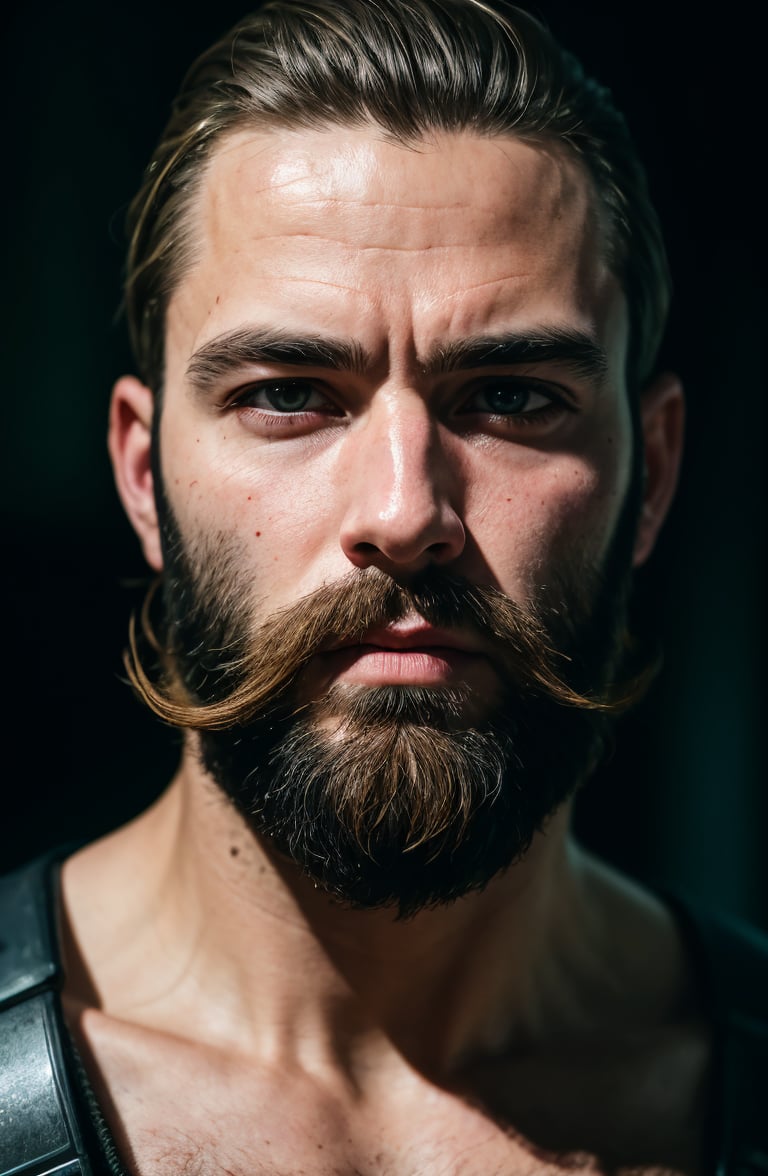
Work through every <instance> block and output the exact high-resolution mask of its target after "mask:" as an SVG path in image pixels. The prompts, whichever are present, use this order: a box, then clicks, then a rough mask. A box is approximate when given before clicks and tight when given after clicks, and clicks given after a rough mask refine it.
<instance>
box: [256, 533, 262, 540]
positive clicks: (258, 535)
mask: <svg viewBox="0 0 768 1176" xmlns="http://www.w3.org/2000/svg"><path fill="white" fill-rule="evenodd" d="M256 538H257V539H261V531H257V532H256Z"/></svg>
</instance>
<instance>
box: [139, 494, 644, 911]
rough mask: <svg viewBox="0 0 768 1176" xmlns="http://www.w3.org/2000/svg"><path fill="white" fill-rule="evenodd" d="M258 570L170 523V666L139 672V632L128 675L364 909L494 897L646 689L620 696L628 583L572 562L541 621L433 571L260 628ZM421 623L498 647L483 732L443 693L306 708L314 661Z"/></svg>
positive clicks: (218, 772) (237, 792)
mask: <svg viewBox="0 0 768 1176" xmlns="http://www.w3.org/2000/svg"><path fill="white" fill-rule="evenodd" d="M622 562H623V561H622ZM617 566H620V565H617ZM243 579H244V577H243V576H242V574H241V572H240V570H239V567H238V561H237V557H236V554H235V552H234V551H232V550H228V548H227V545H226V543H222V542H221V540H217V542H216V543H215V544H211V545H210V548H207V547H206V545H205V544H203V545H202V546H201V547H199V548H198V549H197V550H196V551H195V553H194V559H191V558H189V557H188V556H187V554H186V552H185V550H184V547H183V545H182V542H181V537H180V534H179V532H178V528H177V526H176V525H175V523H174V522H173V521H172V516H170V512H166V577H165V583H164V591H163V602H164V608H163V614H164V616H163V620H162V625H163V631H164V634H165V638H164V640H163V641H162V642H160V641H158V640H157V639H156V638H155V637H154V633H153V629H152V626H151V624H150V622H149V613H148V612H147V614H146V616H145V633H146V634H147V636H148V637H149V639H150V641H151V642H152V644H153V645H154V647H155V649H156V650H157V651H158V652H159V653H160V663H161V666H162V673H161V675H160V676H159V677H155V676H154V675H151V674H150V673H148V672H147V671H146V670H145V669H144V668H143V666H142V660H141V656H140V651H139V648H138V639H137V637H136V635H135V634H134V637H133V640H132V647H131V655H130V656H129V659H128V667H129V673H130V674H131V678H132V681H133V683H134V686H135V688H136V689H137V691H138V693H139V695H140V696H141V697H142V698H143V700H144V701H145V702H146V703H147V704H148V705H149V706H150V707H151V708H152V709H153V710H154V711H155V712H156V713H157V714H158V715H159V716H160V717H161V718H163V719H164V720H165V721H167V722H171V723H174V724H176V725H178V726H183V727H188V728H191V729H194V730H196V731H197V732H198V733H199V736H198V738H199V745H200V755H201V761H202V765H203V767H204V768H205V770H206V771H207V772H208V773H209V774H210V776H211V777H212V778H213V780H214V781H215V782H216V783H217V784H218V786H219V787H220V788H221V790H222V791H223V792H224V793H225V795H226V796H228V797H229V799H230V800H231V801H232V802H233V803H234V805H235V806H236V808H237V810H238V811H239V812H240V813H241V815H242V816H243V817H244V818H245V820H246V821H247V822H248V824H249V825H250V827H251V828H252V829H253V830H254V832H255V833H256V834H258V835H259V836H261V837H265V838H268V839H269V840H270V842H271V844H273V845H274V847H275V848H276V849H277V850H278V852H280V853H282V854H284V855H286V856H288V857H289V858H291V859H292V860H293V861H294V862H295V863H296V864H297V865H298V866H299V867H300V869H301V870H302V871H303V872H304V873H306V874H307V875H308V876H309V877H310V878H312V879H313V881H314V882H315V883H316V884H318V885H320V886H322V887H323V889H324V890H326V891H327V892H328V893H329V894H331V895H333V896H334V897H335V898H337V899H338V900H339V901H342V902H345V903H350V904H352V905H354V906H358V907H364V908H372V907H380V906H394V907H396V908H397V910H398V912H399V914H400V915H401V916H404V915H409V914H412V913H413V912H415V911H417V910H419V909H421V908H423V907H425V906H429V905H434V904H435V903H441V902H446V901H450V900H452V899H454V898H457V897H459V896H461V895H464V894H466V893H468V892H470V891H471V890H476V889H480V888H482V887H484V886H485V885H486V884H487V883H488V882H489V881H490V879H491V878H492V877H494V876H495V875H496V874H498V873H499V871H501V870H503V869H505V868H506V867H507V866H509V865H510V864H512V863H513V862H514V861H516V860H517V859H518V858H519V857H520V856H521V854H523V853H524V852H525V850H526V849H527V847H528V846H529V844H530V841H531V839H532V837H533V836H534V834H535V832H536V831H537V830H539V829H541V828H543V827H544V825H545V824H546V821H547V820H548V818H549V817H550V816H551V814H552V813H553V812H554V811H555V810H556V809H557V808H558V807H559V806H560V805H561V804H562V803H563V801H564V800H565V799H567V797H568V796H570V794H571V793H572V792H573V791H574V789H575V788H576V787H577V786H578V785H579V783H580V781H581V780H582V779H583V778H584V777H585V776H586V775H587V774H588V772H589V771H590V769H591V768H592V766H593V765H594V763H595V762H596V760H597V758H598V757H599V755H600V752H601V748H602V742H603V738H604V735H605V733H606V730H607V728H608V722H609V719H610V718H611V716H613V715H614V714H616V713H618V712H619V711H621V710H622V709H624V708H625V707H626V706H627V705H628V704H629V702H631V701H632V700H633V698H634V697H636V696H637V694H638V693H639V692H640V690H641V689H642V687H641V685H640V683H639V680H637V679H636V680H635V681H633V682H632V683H631V685H630V686H629V687H626V686H624V687H617V686H616V685H615V681H616V670H617V666H618V663H619V661H620V659H621V652H622V650H621V645H622V641H621V638H622V635H623V632H624V611H625V610H624V606H625V596H626V584H627V581H628V577H627V575H626V573H625V574H624V577H623V579H622V581H621V583H620V584H619V585H618V587H617V583H616V580H615V577H611V576H609V577H607V578H605V579H603V580H601V579H600V578H599V577H597V576H596V575H595V574H594V572H592V573H590V572H588V571H584V570H583V569H582V571H581V573H580V574H579V575H578V576H577V575H576V573H575V571H574V570H573V569H572V570H571V573H570V576H569V582H567V583H566V584H565V585H564V586H563V587H562V589H561V590H558V591H555V590H553V589H552V588H550V590H549V591H548V592H546V593H542V600H541V602H540V606H539V608H538V609H537V610H536V612H534V611H533V610H531V609H528V608H525V607H522V606H521V605H520V604H518V603H517V602H515V601H514V600H512V599H510V598H509V597H507V596H506V595H505V594H503V593H501V592H499V591H498V590H496V589H494V588H491V587H483V586H478V585H473V584H470V583H468V582H466V581H464V580H461V579H459V578H456V577H451V576H448V575H446V574H445V573H444V572H441V571H439V570H438V569H435V568H432V569H430V570H428V571H427V572H426V573H424V574H423V575H421V576H419V577H417V578H415V579H414V580H413V581H412V582H411V583H410V584H409V586H408V587H407V588H404V587H401V586H399V585H397V584H396V583H395V582H394V581H393V580H392V579H391V578H390V577H389V576H386V575H385V574H384V573H382V572H380V571H378V570H376V569H373V568H372V569H367V570H366V571H362V572H360V571H355V572H353V573H351V574H350V575H349V576H347V577H345V578H344V579H343V580H341V581H339V582H337V583H335V584H332V585H326V586H325V587H323V588H321V589H320V590H318V591H317V592H315V593H313V594H311V595H310V596H307V597H305V598H304V599H302V600H300V601H298V602H297V603H296V604H295V605H292V606H291V607H289V608H287V609H283V610H281V611H280V612H278V613H276V614H274V615H273V616H272V617H270V618H269V620H268V621H267V622H266V623H265V624H263V625H262V626H260V627H259V628H258V630H257V631H256V632H255V634H254V635H253V636H252V637H251V636H249V635H248V633H247V623H246V620H245V618H244V613H246V614H247V608H245V609H244V607H243V604H242V599H243V593H242V590H241V584H242V582H243ZM214 602H215V603H214ZM409 612H416V613H418V614H420V615H421V616H423V617H424V618H425V619H426V620H428V621H430V622H431V623H432V624H434V625H437V626H439V627H441V628H443V627H451V626H459V625H460V626H461V627H462V628H463V629H464V630H474V631H475V632H477V634H478V635H479V636H480V637H481V638H482V640H483V642H484V643H485V644H488V643H490V644H491V647H492V648H493V649H494V651H497V655H498V656H497V662H498V666H499V669H500V677H501V681H502V685H503V689H502V692H501V697H500V698H499V700H498V702H497V704H496V705H495V706H494V707H493V710H492V713H488V714H487V717H486V718H485V719H484V720H483V721H481V722H471V721H469V720H468V719H466V717H464V716H466V715H467V714H469V713H473V712H476V711H477V709H478V708H477V707H472V706H469V707H468V705H467V704H468V702H471V701H472V700H471V699H469V698H468V697H467V696H466V695H465V694H463V693H462V692H461V691H458V692H457V691H451V690H446V689H428V688H424V687H420V688H410V689H408V688H402V687H387V688H379V689H373V688H350V687H343V688H342V687H335V688H333V689H332V690H331V691H329V692H328V693H327V694H326V695H325V696H323V697H322V698H320V699H315V700H313V701H311V702H310V703H309V704H304V705H299V704H297V701H296V700H297V697H298V694H297V691H296V687H297V684H298V683H299V682H300V679H301V672H302V669H303V668H304V667H305V666H306V665H307V664H308V663H309V662H310V660H311V659H312V657H313V656H314V655H315V654H316V653H317V652H319V651H321V650H324V649H327V648H328V647H329V646H332V645H335V644H337V643H341V642H346V641H354V640H356V639H359V638H361V637H362V636H363V635H364V634H365V633H366V632H367V631H369V630H371V629H376V628H379V627H381V626H382V625H384V624H386V623H388V622H391V621H393V620H396V619H398V618H399V617H401V616H404V615H405V614H406V613H409ZM474 701H475V702H476V701H477V700H474ZM480 709H481V710H485V711H486V712H487V711H488V708H487V707H484V708H480Z"/></svg>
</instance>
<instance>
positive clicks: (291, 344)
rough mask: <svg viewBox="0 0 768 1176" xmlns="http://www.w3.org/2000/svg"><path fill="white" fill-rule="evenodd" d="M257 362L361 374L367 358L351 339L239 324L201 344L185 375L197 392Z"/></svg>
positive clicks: (203, 390)
mask: <svg viewBox="0 0 768 1176" xmlns="http://www.w3.org/2000/svg"><path fill="white" fill-rule="evenodd" d="M257 363H277V364H285V365H286V366H291V367H294V366H295V367H321V368H331V369H333V370H334V371H351V372H354V373H355V374H356V375H362V374H363V372H364V371H365V370H366V368H367V367H368V366H369V357H368V356H367V355H366V353H365V351H364V349H363V348H362V347H361V346H360V344H359V343H356V342H355V341H354V340H345V339H331V338H325V337H324V336H320V335H294V334H291V333H290V332H289V331H281V330H273V329H267V328H265V329H258V328H254V327H242V328H239V329H237V330H234V331H228V332H227V333H226V334H224V335H218V336H217V337H216V338H215V339H211V341H210V342H209V343H205V344H203V346H202V347H200V348H199V349H198V350H197V351H196V352H195V353H194V354H193V355H192V357H191V359H190V361H189V363H188V364H187V378H188V380H189V381H190V383H191V384H192V385H193V387H195V388H196V389H197V390H198V391H200V392H205V391H207V390H208V388H210V387H211V386H212V385H214V384H216V383H217V382H218V381H219V380H221V379H223V377H225V376H228V375H231V374H232V373H233V372H236V371H240V370H242V369H243V368H245V367H249V366H250V365H251V364H257Z"/></svg>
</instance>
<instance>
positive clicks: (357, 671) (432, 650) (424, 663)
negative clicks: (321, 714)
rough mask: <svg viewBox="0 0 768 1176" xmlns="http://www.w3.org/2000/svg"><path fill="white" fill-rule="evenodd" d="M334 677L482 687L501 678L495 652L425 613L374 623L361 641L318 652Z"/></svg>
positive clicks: (358, 682) (382, 682)
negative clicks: (425, 617)
mask: <svg viewBox="0 0 768 1176" xmlns="http://www.w3.org/2000/svg"><path fill="white" fill-rule="evenodd" d="M318 662H319V663H320V664H321V667H322V670H323V676H324V677H326V678H327V681H328V683H329V684H330V682H331V681H333V682H346V683H349V684H350V685H356V686H394V685H400V686H454V685H457V684H459V683H464V684H468V685H471V686H474V685H477V686H478V687H481V686H482V685H483V684H485V685H486V686H487V687H490V686H491V682H490V678H491V676H492V677H493V679H494V680H495V677H496V675H495V671H494V670H493V668H492V666H491V664H490V661H489V657H488V655H487V654H486V652H485V651H484V650H482V649H480V648H479V647H478V643H477V641H476V640H475V641H473V640H472V638H471V637H470V636H468V635H467V634H465V633H462V632H461V631H459V630H450V629H438V628H435V627H434V626H432V625H430V624H428V623H427V622H426V621H423V620H421V618H415V619H413V620H405V621H400V622H396V623H394V624H391V625H386V626H384V627H382V628H380V629H372V630H370V631H369V632H368V633H366V634H364V636H363V637H362V638H361V639H359V640H357V641H349V642H344V643H341V644H339V645H336V646H333V647H332V648H330V649H328V650H327V651H325V652H323V653H321V654H318Z"/></svg>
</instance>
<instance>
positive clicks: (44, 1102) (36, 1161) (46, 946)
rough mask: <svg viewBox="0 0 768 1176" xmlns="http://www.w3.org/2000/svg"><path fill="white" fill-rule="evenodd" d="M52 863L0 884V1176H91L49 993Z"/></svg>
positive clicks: (53, 968) (55, 957)
mask: <svg viewBox="0 0 768 1176" xmlns="http://www.w3.org/2000/svg"><path fill="white" fill-rule="evenodd" d="M59 856H60V854H48V855H46V857H44V858H40V859H38V860H37V861H35V862H32V863H30V864H29V865H27V866H24V867H22V869H20V870H17V871H15V872H14V873H13V874H9V875H7V876H6V877H4V878H0V1176H91V1166H90V1164H89V1162H88V1159H87V1158H86V1154H85V1148H84V1145H83V1140H82V1136H81V1133H80V1129H79V1127H78V1123H77V1115H76V1111H75V1102H74V1098H73V1090H72V1085H71V1080H70V1076H69V1071H68V1069H67V1066H66V1062H65V1057H64V1044H63V1043H64V1035H65V1033H66V1029H65V1027H64V1023H63V1019H62V1015H61V1008H60V1004H59V998H58V991H57V990H58V988H59V986H60V983H61V964H60V960H59V950H58V937H57V933H56V915H55V911H56V901H55V895H56V891H57V889H58V868H57V865H58V863H57V858H58V857H59Z"/></svg>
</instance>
